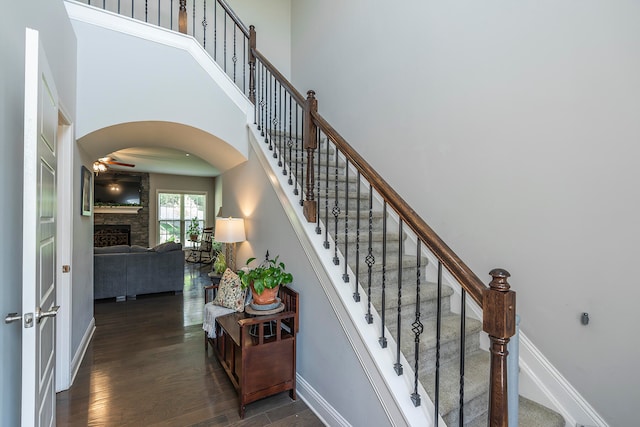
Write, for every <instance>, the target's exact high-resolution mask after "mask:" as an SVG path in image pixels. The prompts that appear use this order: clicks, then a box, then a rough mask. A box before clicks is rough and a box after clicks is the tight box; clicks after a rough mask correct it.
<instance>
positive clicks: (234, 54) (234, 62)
mask: <svg viewBox="0 0 640 427" xmlns="http://www.w3.org/2000/svg"><path fill="white" fill-rule="evenodd" d="M237 30H238V26H237V25H234V26H233V56H232V57H231V61H233V82H234V83H236V63H237V62H238V55H237V51H236V39H237V33H236V32H237ZM236 84H237V83H236Z"/></svg>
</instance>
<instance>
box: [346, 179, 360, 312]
mask: <svg viewBox="0 0 640 427" xmlns="http://www.w3.org/2000/svg"><path fill="white" fill-rule="evenodd" d="M356 171H357V172H356V271H355V276H356V279H355V280H354V285H353V300H354V301H355V302H360V288H358V282H360V171H359V170H357V169H356ZM345 264H346V262H345Z"/></svg>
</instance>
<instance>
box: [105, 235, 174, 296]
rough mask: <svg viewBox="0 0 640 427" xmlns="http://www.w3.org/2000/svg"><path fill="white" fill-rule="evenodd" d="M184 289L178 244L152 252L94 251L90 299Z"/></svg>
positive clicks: (113, 248) (129, 249)
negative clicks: (91, 295) (91, 296)
mask: <svg viewBox="0 0 640 427" xmlns="http://www.w3.org/2000/svg"><path fill="white" fill-rule="evenodd" d="M183 286H184V253H183V252H182V245H181V244H180V243H173V242H168V243H163V244H161V245H158V246H156V247H155V248H144V247H141V246H135V245H134V246H126V245H118V246H107V247H103V248H94V256H93V298H94V299H102V298H114V297H115V298H116V300H117V301H124V300H125V297H128V298H129V299H135V298H136V295H140V294H151V293H157V292H169V291H174V292H181V291H182V288H183Z"/></svg>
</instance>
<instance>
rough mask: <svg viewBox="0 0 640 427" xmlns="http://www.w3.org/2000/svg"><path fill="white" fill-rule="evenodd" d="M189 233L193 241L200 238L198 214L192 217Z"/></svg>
mask: <svg viewBox="0 0 640 427" xmlns="http://www.w3.org/2000/svg"><path fill="white" fill-rule="evenodd" d="M187 234H188V235H189V240H191V241H192V242H195V241H196V240H198V236H199V235H200V221H198V217H197V216H194V217H193V218H191V224H190V225H189V229H188V230H187Z"/></svg>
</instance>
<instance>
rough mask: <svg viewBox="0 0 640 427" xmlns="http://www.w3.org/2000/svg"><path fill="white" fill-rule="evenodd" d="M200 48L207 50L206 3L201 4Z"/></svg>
mask: <svg viewBox="0 0 640 427" xmlns="http://www.w3.org/2000/svg"><path fill="white" fill-rule="evenodd" d="M202 5H203V6H202V7H203V9H202V47H203V48H204V50H207V2H206V0H205V1H203V2H202Z"/></svg>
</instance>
